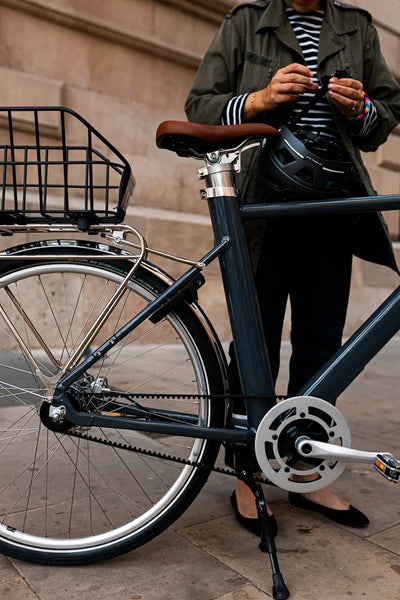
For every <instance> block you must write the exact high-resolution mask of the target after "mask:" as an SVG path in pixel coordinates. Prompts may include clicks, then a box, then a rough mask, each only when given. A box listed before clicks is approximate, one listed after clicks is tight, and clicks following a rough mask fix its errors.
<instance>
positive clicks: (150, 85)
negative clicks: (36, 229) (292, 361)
mask: <svg viewBox="0 0 400 600" xmlns="http://www.w3.org/2000/svg"><path fill="white" fill-rule="evenodd" d="M352 1H353V3H354V4H358V5H360V7H363V8H366V9H368V10H370V11H371V12H372V14H373V15H374V17H375V21H376V24H377V26H378V29H379V32H380V36H381V41H382V46H383V50H384V52H385V55H386V57H387V59H388V62H389V64H390V66H391V68H392V70H393V72H394V74H395V76H396V77H398V78H399V79H400V67H399V65H400V61H399V58H400V0H384V3H379V4H377V3H376V2H375V1H374V0H352ZM236 3H238V2H234V1H233V0H199V1H197V2H193V1H192V0H113V1H112V2H109V1H108V2H107V1H99V0H0V76H1V81H2V85H1V105H3V106H12V105H54V106H58V105H63V106H67V107H70V108H72V109H74V110H76V111H77V112H78V113H80V114H82V115H83V116H84V117H85V118H86V119H88V120H89V121H90V122H91V123H92V124H93V125H94V126H95V127H96V128H97V129H98V130H99V131H100V132H101V133H102V134H103V135H104V136H105V137H106V138H108V139H109V140H110V142H111V143H113V144H114V145H115V146H116V147H117V148H118V149H119V150H120V151H121V152H122V153H123V154H124V155H125V156H126V157H127V159H128V160H129V161H130V162H131V164H132V168H133V172H134V174H135V177H136V181H137V185H136V190H135V195H134V199H133V202H132V205H131V206H130V207H129V210H128V215H127V221H128V222H129V223H131V224H133V225H136V226H138V227H139V228H140V229H141V230H142V231H143V233H144V235H145V236H146V238H147V240H148V243H149V245H150V246H156V247H157V248H160V249H162V250H165V251H167V252H171V253H173V254H178V255H183V256H188V257H191V258H195V259H198V258H200V257H201V256H202V255H203V254H204V253H205V252H206V251H207V249H208V248H210V246H211V245H212V234H211V230H210V224H209V218H208V214H207V207H206V205H205V204H204V202H203V201H201V200H200V197H199V189H200V185H199V182H198V181H197V174H196V170H197V168H198V166H199V163H197V162H196V161H193V160H190V159H179V158H178V157H176V156H175V155H174V154H172V153H169V152H166V151H161V150H158V149H157V148H156V146H155V131H156V128H157V125H158V124H159V123H160V122H161V121H163V120H169V119H178V120H179V119H185V114H184V110H183V106H184V102H185V98H186V95H187V92H188V90H189V89H190V86H191V83H192V80H193V77H194V74H195V71H196V69H197V66H198V64H199V62H200V60H201V57H202V55H203V53H204V51H205V50H206V48H207V47H208V45H209V43H210V41H211V39H212V37H213V36H214V34H215V32H216V30H217V28H218V25H219V24H220V23H221V21H222V19H223V16H224V14H225V13H226V12H227V11H228V10H229V9H230V8H231V7H232V6H233V5H234V4H236ZM48 126H49V127H50V129H51V128H52V127H54V124H52V123H51V122H50V123H48ZM21 127H22V128H23V124H21ZM55 135H56V134H55ZM399 150H400V130H398V131H396V132H395V133H394V134H393V135H392V136H391V138H390V140H389V141H388V143H387V144H386V145H385V146H384V147H383V148H381V149H380V150H379V151H378V152H377V153H375V154H373V155H369V156H367V157H366V162H367V164H368V167H369V169H370V172H371V174H372V177H373V181H374V184H375V186H376V187H377V189H378V191H379V192H381V193H400V169H399V167H400V151H399ZM387 220H388V223H389V226H390V230H391V233H392V235H393V237H394V239H398V237H399V233H400V227H399V216H398V213H391V214H388V216H387ZM7 241H8V240H7ZM2 244H3V245H4V241H2ZM157 262H159V263H160V264H161V266H163V267H165V268H166V269H167V270H168V271H170V272H172V274H173V275H177V274H178V273H179V272H180V271H181V270H182V267H180V266H179V265H177V264H176V263H169V262H168V263H167V262H166V261H157ZM206 275H207V280H208V285H207V292H204V291H203V290H201V291H200V298H201V303H202V305H203V306H204V308H205V310H206V312H208V313H210V316H211V317H212V320H213V322H215V323H216V326H217V330H218V333H219V334H220V335H221V337H222V338H224V339H226V338H227V337H229V328H228V326H227V320H226V314H225V309H224V303H223V298H222V287H221V282H220V278H219V270H218V266H217V265H214V266H212V267H210V268H209V269H208V270H207V274H206ZM395 281H396V276H395V275H394V274H392V273H390V272H389V271H388V270H387V269H382V268H377V267H374V266H373V265H367V264H366V263H361V262H358V261H356V262H355V266H354V282H353V291H352V303H351V307H350V312H349V325H348V331H350V330H352V329H354V327H355V325H356V324H357V323H358V322H359V320H360V317H361V315H363V314H364V312H365V311H368V310H369V309H370V307H372V306H373V305H374V304H375V303H376V301H377V300H378V299H379V298H380V297H381V296H382V295H384V294H385V293H386V290H387V289H388V288H389V287H390V286H391V285H392V284H393V283H395ZM287 329H288V328H287Z"/></svg>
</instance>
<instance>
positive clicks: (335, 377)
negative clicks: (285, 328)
mask: <svg viewBox="0 0 400 600" xmlns="http://www.w3.org/2000/svg"><path fill="white" fill-rule="evenodd" d="M209 208H210V215H211V220H212V225H213V230H214V235H215V239H216V240H217V244H216V246H215V247H214V248H213V250H211V251H210V252H209V253H208V254H206V255H205V256H204V257H203V259H201V261H200V262H202V263H204V264H206V265H208V264H210V263H211V262H212V261H213V260H214V259H215V258H216V257H219V260H220V265H221V273H222V279H223V283H224V289H225V294H226V300H227V307H228V312H229V318H230V322H231V327H232V333H233V339H234V342H235V349H236V355H237V360H238V366H239V372H240V377H241V382H242V389H243V393H244V395H245V396H246V398H247V416H248V423H249V428H248V430H247V431H243V430H240V429H216V428H207V427H199V426H196V425H191V424H190V423H188V424H180V423H176V424H171V423H166V422H159V421H148V420H146V421H144V420H140V419H134V418H129V419H126V418H120V417H114V416H102V415H95V414H89V413H83V412H79V411H77V410H75V409H74V408H73V406H72V405H71V403H70V402H68V397H67V394H66V392H67V390H68V388H69V387H70V386H71V385H72V384H73V383H74V382H76V381H77V380H78V379H79V378H80V377H81V376H82V375H83V374H84V373H85V371H86V370H87V369H88V368H89V367H91V366H92V365H93V364H94V363H95V362H97V360H99V359H100V358H101V357H102V356H104V354H106V353H107V352H108V351H109V350H110V349H111V348H112V347H113V346H114V345H115V344H116V343H117V342H119V341H120V340H121V339H123V338H124V337H125V336H127V335H128V334H129V333H130V332H131V331H132V330H133V329H134V328H135V327H137V326H138V325H139V324H140V323H141V322H142V321H144V320H145V319H146V318H148V317H149V316H150V315H152V314H154V313H155V311H156V310H158V309H159V308H160V307H164V306H166V305H168V302H169V301H170V300H172V299H173V298H174V297H175V296H176V294H177V293H178V292H180V291H181V290H182V289H185V286H187V285H188V284H190V283H191V282H192V281H193V280H194V279H195V278H196V277H198V275H199V272H200V271H201V268H200V267H197V266H195V267H192V268H191V269H189V270H188V271H187V272H186V273H185V274H184V275H182V277H180V278H179V279H178V280H177V281H176V282H174V284H172V285H171V286H170V287H169V288H168V289H167V290H165V291H164V292H163V293H162V294H161V295H160V296H159V297H158V298H157V299H156V300H154V301H153V302H151V303H150V304H149V305H148V306H147V307H146V308H145V309H144V310H143V311H141V312H140V313H139V314H138V315H136V316H135V317H134V318H133V319H132V320H131V321H129V322H128V323H127V324H126V325H124V326H123V327H122V328H121V329H120V330H119V331H117V332H116V333H115V334H114V335H113V336H112V337H111V338H110V339H109V340H107V341H106V342H105V343H104V344H102V346H100V347H99V348H97V349H96V350H94V351H93V352H92V354H91V355H90V356H89V357H88V358H87V359H86V360H84V361H83V362H82V363H81V364H80V365H78V366H77V367H76V368H75V369H73V371H72V372H71V373H69V374H67V375H66V376H65V377H64V379H63V380H62V381H61V382H60V383H59V384H58V385H57V387H56V390H55V394H54V405H55V406H58V405H61V404H64V405H65V406H66V408H67V415H66V419H67V420H71V421H72V422H73V423H75V424H76V425H81V426H86V427H90V426H97V427H115V428H121V429H136V430H141V431H152V432H160V433H166V434H172V435H182V436H186V437H198V438H206V439H215V440H220V441H231V442H250V441H251V440H253V439H254V436H255V432H256V429H257V427H258V425H259V423H260V421H261V419H262V417H263V416H264V415H265V413H266V412H267V411H268V410H269V409H270V408H272V406H273V405H274V404H275V390H274V383H273V380H272V376H271V370H270V366H269V360H268V353H267V350H266V344H265V339H264V335H263V328H262V323H261V317H260V312H259V307H258V301H257V295H256V291H255V285H254V278H253V274H252V268H251V263H250V257H249V253H248V249H247V243H246V239H245V231H244V222H245V221H246V220H251V219H266V218H268V219H271V218H274V217H289V216H290V217H292V216H296V215H302V216H309V215H318V214H331V213H335V214H337V213H359V212H366V211H370V212H371V211H376V210H398V209H400V196H398V195H396V196H370V197H359V198H344V199H343V198H341V199H331V200H323V201H308V202H290V203H276V204H262V205H247V206H241V205H240V202H239V199H238V198H237V197H235V196H222V197H215V198H211V199H210V200H209ZM399 329H400V286H399V287H397V288H396V289H395V290H394V292H393V293H392V294H391V295H390V296H389V297H388V298H387V299H386V300H385V301H384V302H383V303H382V304H381V306H380V307H379V308H378V309H377V310H376V311H375V312H374V313H373V314H372V315H371V317H370V318H369V319H368V320H367V321H366V322H365V323H364V324H363V325H362V326H361V327H360V328H359V329H358V330H357V331H356V332H355V333H354V334H353V335H352V336H351V338H350V339H349V340H348V341H347V342H346V343H345V344H344V345H343V346H342V348H341V349H340V350H339V351H338V352H337V353H336V354H335V355H334V356H333V357H332V358H331V359H330V360H329V361H328V362H327V363H326V364H325V365H324V366H323V367H322V369H321V370H320V371H319V372H318V373H316V374H315V376H314V377H313V378H312V379H311V380H310V381H309V382H308V383H307V384H306V385H305V386H304V387H303V388H302V389H301V390H299V391H298V395H308V396H309V395H312V396H316V397H319V398H322V399H324V400H327V401H328V402H331V403H333V402H334V400H335V399H336V398H337V396H338V395H339V394H340V393H341V392H343V390H344V389H346V387H347V386H348V385H349V384H350V383H351V382H352V381H353V380H354V379H355V378H356V377H357V375H358V374H359V373H360V372H361V371H362V370H363V368H364V367H365V366H366V365H367V364H368V362H369V361H370V360H371V358H373V357H374V356H375V355H376V354H377V352H379V350H380V349H381V348H382V347H383V346H384V345H385V344H386V343H387V342H388V341H389V340H390V339H391V338H392V337H393V336H394V335H395V334H396V332H397V331H399Z"/></svg>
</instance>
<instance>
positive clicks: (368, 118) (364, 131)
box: [351, 100, 379, 137]
mask: <svg viewBox="0 0 400 600" xmlns="http://www.w3.org/2000/svg"><path fill="white" fill-rule="evenodd" d="M351 123H352V125H353V127H354V129H353V135H355V136H357V137H368V136H370V135H371V134H372V133H373V132H374V130H375V128H376V127H377V125H378V124H379V118H378V111H377V110H376V107H375V105H374V103H373V102H372V100H371V105H370V108H369V112H368V113H367V114H366V115H364V117H363V118H362V119H360V120H359V121H352V122H351Z"/></svg>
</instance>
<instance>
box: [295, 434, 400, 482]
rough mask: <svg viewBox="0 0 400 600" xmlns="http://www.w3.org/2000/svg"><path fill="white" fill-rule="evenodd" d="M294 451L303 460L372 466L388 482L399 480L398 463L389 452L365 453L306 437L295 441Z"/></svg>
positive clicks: (399, 468) (399, 465) (399, 470)
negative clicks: (323, 460)
mask: <svg viewBox="0 0 400 600" xmlns="http://www.w3.org/2000/svg"><path fill="white" fill-rule="evenodd" d="M296 450H297V452H298V453H299V454H300V456H303V457H304V458H310V457H312V458H323V459H337V460H339V461H345V462H361V463H369V464H372V465H374V467H375V469H376V470H377V471H378V472H379V473H380V474H381V475H383V476H384V477H385V478H386V479H388V480H389V481H394V482H397V481H399V479H400V461H398V460H396V458H395V457H394V456H393V454H390V452H365V451H363V450H353V449H352V448H346V447H344V446H336V445H335V444H327V443H325V442H316V441H315V440H312V439H310V438H308V437H305V436H304V437H300V438H298V439H297V440H296Z"/></svg>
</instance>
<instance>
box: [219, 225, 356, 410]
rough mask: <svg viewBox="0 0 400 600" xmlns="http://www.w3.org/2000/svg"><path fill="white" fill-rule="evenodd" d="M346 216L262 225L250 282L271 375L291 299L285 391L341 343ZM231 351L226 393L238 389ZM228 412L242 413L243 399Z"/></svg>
mask: <svg viewBox="0 0 400 600" xmlns="http://www.w3.org/2000/svg"><path fill="white" fill-rule="evenodd" d="M350 218H351V217H349V216H347V215H333V216H329V217H326V216H324V217H319V216H318V217H302V218H291V219H275V220H271V221H269V222H268V223H267V225H266V231H265V236H264V240H263V245H262V250H261V255H260V259H259V262H258V268H257V271H256V273H255V284H256V289H257V294H258V300H259V305H260V311H261V317H262V322H263V328H264V334H265V338H266V343H267V349H268V354H269V359H270V364H271V370H272V375H273V378H274V381H276V378H277V376H278V372H279V363H280V347H281V337H282V328H283V321H284V316H285V310H286V305H287V301H288V299H289V300H290V307H291V332H290V341H291V346H292V354H291V358H290V366H289V385H288V390H287V392H288V395H291V396H293V395H295V394H296V393H297V392H298V391H299V390H300V389H301V388H302V387H303V385H304V384H305V383H306V382H307V381H308V380H309V379H310V377H311V376H312V375H314V374H315V373H316V371H317V370H318V369H319V368H320V367H321V366H322V365H323V364H324V363H325V362H326V361H327V360H328V358H330V357H331V356H332V354H333V353H334V352H336V350H337V349H338V348H339V347H340V345H341V340H342V334H343V328H344V324H345V319H346V312H347V305H348V298H349V291H350V279H351V265H352V251H351V226H350ZM250 335H251V334H250ZM230 356H231V361H230V364H229V369H228V375H229V381H230V389H231V394H241V387H240V379H239V374H238V369H237V364H236V358H235V351H234V347H233V344H231V348H230ZM233 412H235V413H239V414H243V412H244V407H243V405H241V404H240V403H236V405H235V406H233Z"/></svg>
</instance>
